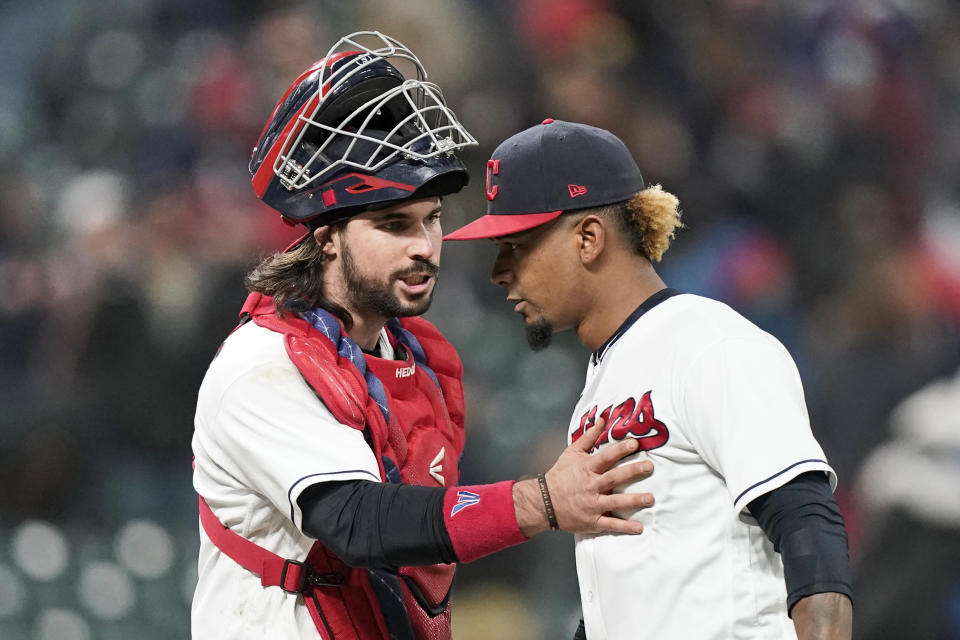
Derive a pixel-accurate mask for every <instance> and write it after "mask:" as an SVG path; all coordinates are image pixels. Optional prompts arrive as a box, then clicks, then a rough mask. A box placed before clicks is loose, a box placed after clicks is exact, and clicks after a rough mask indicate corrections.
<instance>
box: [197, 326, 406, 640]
mask: <svg viewBox="0 0 960 640" xmlns="http://www.w3.org/2000/svg"><path fill="white" fill-rule="evenodd" d="M380 348H381V353H382V354H384V356H385V357H393V355H392V353H393V351H392V348H391V347H390V343H389V341H388V340H387V339H386V334H385V333H384V334H381V340H380ZM193 452H194V455H195V456H196V469H195V471H194V475H193V483H194V488H195V489H196V490H197V493H199V494H200V495H201V496H203V497H204V498H205V499H206V501H207V503H208V504H209V505H210V508H211V509H212V510H213V512H214V514H215V515H216V516H217V518H218V519H219V520H220V522H222V523H223V524H224V525H226V526H228V527H230V528H231V529H232V530H233V531H235V532H236V533H239V534H240V535H241V536H243V537H244V538H246V539H247V540H250V541H252V542H255V543H256V544H258V545H260V546H261V547H264V548H266V549H268V550H270V551H272V552H273V553H276V554H277V555H280V556H282V557H284V558H304V557H306V555H307V553H308V552H309V550H310V547H311V546H312V545H313V543H314V539H313V538H310V537H309V536H307V535H306V534H304V533H303V531H302V529H301V526H302V514H301V512H300V508H299V506H298V505H297V498H298V497H299V496H300V494H301V493H302V492H303V490H304V489H306V488H307V487H309V486H311V485H313V484H315V483H317V482H323V481H327V480H351V479H368V480H373V481H379V480H380V474H379V470H378V466H377V460H376V458H375V456H374V454H373V451H372V450H371V449H370V447H369V446H368V445H367V443H366V441H365V440H364V437H363V433H362V432H361V431H359V430H357V429H352V428H350V427H348V426H345V425H343V424H340V423H339V422H337V421H336V419H334V417H333V415H332V414H331V413H330V411H329V410H328V409H327V408H326V406H324V404H323V403H322V402H321V401H320V399H319V398H318V397H317V395H316V393H314V391H313V390H312V389H311V388H310V387H309V385H307V383H306V382H305V381H304V379H303V377H302V376H301V375H300V372H299V371H298V370H297V368H296V367H295V366H294V364H293V363H292V362H291V361H290V359H289V358H288V357H287V354H286V351H285V349H284V346H283V335H282V334H280V333H276V332H274V331H270V330H268V329H265V328H262V327H259V326H257V325H256V324H254V323H253V322H248V323H247V324H245V325H243V326H242V327H240V328H239V329H237V330H236V331H235V332H233V334H231V335H230V336H229V337H228V338H227V340H226V341H225V342H224V345H223V349H222V350H221V351H220V354H219V355H218V356H217V357H216V358H215V359H214V360H213V362H212V363H211V365H210V368H209V369H208V370H207V373H206V376H205V377H204V379H203V383H202V385H201V386H200V394H199V398H198V401H197V414H196V425H195V432H194V436H193ZM251 487H255V490H252V489H251ZM199 574H200V577H199V582H198V584H197V588H196V592H195V594H194V599H193V611H192V630H193V637H194V638H197V639H198V640H199V639H203V640H217V639H221V638H222V639H224V640H226V639H230V640H246V639H249V640H253V639H257V640H262V639H263V638H284V639H296V638H305V639H306V638H309V639H311V640H316V638H317V628H316V626H315V625H314V623H313V621H312V620H311V618H310V614H309V613H308V611H307V609H306V607H304V606H298V605H302V602H301V600H302V596H300V595H299V594H289V593H286V592H284V591H283V590H281V589H279V588H269V589H265V588H264V587H263V586H261V584H260V578H259V577H257V576H255V575H253V574H252V573H250V572H249V571H247V570H246V569H244V568H243V567H241V566H240V565H238V564H237V563H236V562H234V561H233V560H231V559H230V558H229V557H227V556H226V555H224V554H223V553H221V552H220V551H219V550H218V549H217V548H216V546H214V544H213V543H212V542H210V539H209V538H208V537H207V535H206V533H205V532H204V531H203V527H200V558H199Z"/></svg>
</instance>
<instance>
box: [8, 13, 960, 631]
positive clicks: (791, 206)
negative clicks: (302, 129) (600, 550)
mask: <svg viewBox="0 0 960 640" xmlns="http://www.w3.org/2000/svg"><path fill="white" fill-rule="evenodd" d="M358 29H378V30H381V31H383V32H384V33H387V34H389V35H390V36H393V37H395V38H397V39H398V40H400V41H401V42H403V43H404V44H406V45H408V46H409V47H410V48H412V49H413V50H414V51H415V52H416V53H417V54H418V55H419V56H420V58H421V60H422V61H423V63H424V64H425V66H426V68H427V70H428V72H429V74H430V79H431V80H433V81H436V82H437V83H439V84H440V86H441V87H442V88H443V91H444V94H445V97H446V99H447V101H448V103H449V104H450V105H451V106H452V107H453V108H454V110H455V111H456V113H457V114H458V115H459V116H460V118H461V120H462V122H463V123H464V124H465V126H466V127H467V129H468V130H469V131H471V133H472V134H473V135H474V136H475V137H476V138H477V139H478V140H479V141H480V147H479V148H477V149H474V150H470V151H469V152H467V154H466V156H465V161H466V162H467V164H468V166H469V167H470V169H471V173H472V175H473V176H474V179H473V182H472V184H471V185H470V186H469V187H468V188H467V189H465V190H464V192H463V193H462V194H460V195H457V196H453V197H451V198H449V199H448V201H447V202H446V203H445V207H444V208H445V213H444V224H445V226H446V227H447V228H449V229H452V228H454V227H456V226H459V224H461V223H463V222H465V221H466V220H468V219H469V218H472V217H473V216H475V215H477V214H479V213H481V212H482V210H483V207H484V199H483V195H482V182H483V180H482V175H483V166H484V163H485V161H486V158H487V156H488V155H489V153H490V151H491V150H492V149H493V147H494V146H496V144H497V143H499V142H500V141H501V140H502V139H504V138H506V137H507V136H509V135H511V134H513V133H515V132H516V131H519V130H520V129H523V128H526V127H527V126H530V125H532V124H534V123H536V122H539V121H541V120H542V119H543V118H545V117H554V118H560V119H566V120H574V121H582V122H587V123H590V124H594V125H597V126H601V127H604V128H607V129H609V130H611V131H613V132H614V133H616V134H617V135H619V136H620V137H621V138H623V139H624V140H625V141H626V142H627V143H628V146H630V147H631V149H632V150H633V152H634V155H635V157H636V159H637V161H638V163H639V164H640V167H641V169H642V170H643V173H644V177H645V179H646V180H647V182H648V183H662V184H663V186H664V188H665V189H666V190H668V191H671V192H673V193H674V194H676V195H677V196H678V197H679V198H680V201H681V203H682V208H683V211H684V222H685V224H686V228H685V229H684V230H682V231H681V232H680V233H679V235H678V238H677V240H676V242H675V244H674V247H673V248H672V249H671V250H670V251H669V252H668V253H667V254H666V257H665V259H664V262H663V263H662V265H661V268H660V271H661V275H662V276H663V277H664V279H665V280H666V281H667V282H668V284H670V285H671V286H673V287H675V288H678V289H681V290H684V291H688V292H693V293H699V294H704V295H708V296H711V297H715V298H718V299H720V300H723V301H725V302H727V303H728V304H730V305H731V306H733V307H734V308H735V309H737V310H738V311H740V312H741V313H743V314H744V315H746V316H747V317H748V318H750V319H751V320H753V321H754V322H756V323H757V324H759V325H760V326H761V327H762V328H764V329H766V330H767V331H769V332H770V333H772V334H774V335H775V336H777V337H778V338H779V339H780V340H781V341H782V342H783V343H784V344H785V345H786V346H787V348H788V349H789V350H790V352H791V353H792V354H793V356H794V358H795V359H796V360H797V363H798V366H799V367H800V372H801V375H802V377H803V381H804V385H805V389H806V393H807V402H808V406H809V409H810V415H811V421H812V425H813V428H814V432H815V434H816V435H817V437H818V438H819V439H820V441H821V443H822V444H823V446H824V448H825V450H826V452H827V455H828V457H829V458H830V460H831V462H832V464H833V466H834V468H835V469H836V470H837V472H838V474H839V477H840V487H839V489H838V498H839V500H840V503H841V507H842V509H843V511H844V515H845V517H846V520H847V523H848V528H849V530H850V543H851V553H852V557H853V559H854V565H855V580H856V585H855V592H856V594H857V602H856V603H855V621H856V624H855V627H856V629H855V632H856V633H855V635H856V637H858V638H864V639H866V638H889V637H904V638H907V637H909V638H931V639H940V638H960V377H958V374H957V371H958V367H960V6H958V5H957V4H956V3H954V2H952V1H951V0H808V1H804V2H792V1H790V0H698V1H696V2H675V1H673V0H650V1H648V2H635V1H631V0H517V1H510V0H451V1H440V0H403V2H389V1H387V0H356V1H354V2H336V1H335V0H305V1H302V2H296V3H293V2H266V1H263V0H210V1H205V2H192V1H189V0H84V1H83V2H71V1H69V0H30V1H29V2H27V1H25V0H8V1H7V2H5V3H3V5H0V54H2V55H0V60H2V61H3V62H2V63H0V87H3V89H2V90H0V282H2V283H3V286H4V291H3V294H2V296H0V461H2V463H3V464H2V465H0V574H2V575H0V577H2V578H3V580H2V581H0V582H2V583H3V586H0V636H2V637H4V638H8V637H9V638H18V637H24V638H47V637H51V638H52V637H57V638H67V639H68V640H70V639H72V638H77V639H84V638H91V637H111V638H112V637H116V638H121V637H131V636H130V635H129V633H130V630H132V629H136V630H138V631H137V632H138V634H139V635H140V637H142V638H144V639H146V638H151V637H154V636H151V635H150V634H151V633H155V634H156V636H155V637H157V638H171V637H185V636H186V635H187V628H188V624H187V621H188V616H189V609H188V607H189V595H190V593H189V592H190V579H191V578H190V576H191V570H193V571H195V569H192V566H193V564H194V563H195V553H196V545H197V544H198V542H197V537H196V536H197V532H196V511H195V509H196V502H195V496H194V494H193V493H192V488H191V484H190V455H191V454H190V437H191V432H192V428H193V427H192V417H193V410H194V402H195V398H196V391H197V388H198V386H199V382H200V380H201V378H202V376H203V373H204V371H205V368H206V366H207V364H208V362H209V360H210V358H211V357H212V355H213V354H214V353H215V352H216V349H217V346H218V344H219V342H220V341H221V340H222V339H223V337H224V336H225V335H226V334H227V332H228V331H229V330H230V329H231V328H232V326H233V325H234V323H235V318H236V313H237V312H238V310H239V307H240V305H241V304H242V302H243V299H244V296H245V291H244V288H243V284H242V276H243V274H244V273H245V271H246V270H247V269H249V268H250V267H251V266H252V265H253V264H254V263H255V262H256V261H257V259H258V258H259V257H260V256H262V255H264V254H265V253H267V252H269V251H272V250H277V249H280V248H282V247H283V246H284V244H285V243H286V242H288V241H289V240H290V239H291V238H292V237H294V236H295V234H296V231H295V230H292V229H289V228H287V227H286V226H284V225H283V224H282V223H281V222H280V220H279V216H278V215H275V214H272V213H271V210H270V209H268V208H266V207H265V206H264V205H262V204H261V203H260V202H259V201H258V200H257V199H256V198H255V197H254V195H253V192H252V189H251V187H250V184H249V173H248V172H247V168H246V163H247V160H248V159H249V156H250V151H251V147H252V145H253V143H254V142H255V140H256V138H257V136H258V134H259V132H260V128H261V127H262V126H263V123H264V122H265V121H266V119H267V117H268V116H269V114H270V112H271V110H272V108H273V105H274V104H275V102H276V100H277V98H278V97H279V96H280V95H281V94H282V92H283V91H284V90H285V89H286V87H287V85H288V84H289V83H290V82H291V81H292V79H293V78H295V77H296V76H297V75H298V74H299V73H300V71H302V70H303V69H304V68H306V67H307V66H308V65H309V64H310V63H311V62H313V61H314V60H315V59H317V58H319V57H321V56H322V55H323V53H325V52H326V50H327V48H329V47H330V46H331V45H332V44H333V43H334V42H335V41H336V39H337V38H338V37H339V36H341V35H343V34H346V33H348V32H350V31H354V30H358ZM491 263H492V248H491V247H490V246H488V243H482V242H477V243H457V244H456V245H451V246H447V247H446V248H445V251H444V256H443V263H442V266H443V271H442V276H441V279H440V285H439V291H438V294H437V297H436V300H435V304H434V307H433V308H432V309H431V311H430V312H429V313H428V318H430V319H431V320H432V321H433V322H434V323H436V324H437V325H438V326H439V327H440V328H441V330H443V331H444V332H445V333H446V334H447V335H448V336H449V337H450V339H451V340H452V341H453V342H454V344H455V345H456V346H457V347H458V348H459V349H460V352H461V356H462V358H463V360H464V363H465V367H466V372H467V374H466V383H467V386H466V393H467V400H468V419H467V426H468V429H469V437H468V447H467V453H466V455H465V457H464V460H463V464H464V481H466V482H468V483H472V482H483V481H492V480H499V479H503V478H505V477H516V476H518V475H520V474H525V473H531V472H535V471H539V470H542V469H543V468H545V467H546V465H547V464H549V462H550V461H551V460H552V459H553V457H554V456H555V455H556V454H557V453H558V452H559V450H560V449H562V447H563V444H564V436H565V427H566V423H567V419H568V412H569V411H570V409H571V408H572V405H573V400H574V399H575V398H576V395H577V393H578V392H579V390H580V385H581V383H582V379H583V378H582V376H583V374H584V371H585V363H586V355H587V354H586V353H585V352H584V351H583V349H582V348H581V347H580V346H579V345H578V344H577V343H576V342H575V340H574V339H572V337H571V336H563V335H561V336H558V338H559V340H558V341H557V345H556V347H555V348H552V349H550V350H548V351H546V352H544V353H542V354H536V355H534V354H531V353H529V352H528V351H527V349H526V347H525V346H524V344H523V336H522V330H521V328H520V320H519V318H517V317H514V316H513V315H512V314H511V313H510V310H509V308H508V307H507V305H505V304H503V301H502V298H501V293H500V292H499V291H498V290H497V289H496V288H495V287H493V286H492V285H491V284H490V283H489V281H488V280H487V273H488V269H489V267H490V265H491ZM138 526H139V527H140V528H139V529H135V530H136V531H139V532H141V534H142V535H140V537H139V538H137V537H134V539H135V540H141V541H142V542H141V544H142V549H144V551H142V552H140V551H135V552H129V551H128V552H127V555H126V556H124V555H123V553H121V552H122V550H123V549H129V548H131V544H133V543H131V542H129V539H130V534H129V531H130V528H131V527H138ZM25 527H27V528H25ZM30 527H32V528H30ZM143 531H146V532H148V533H142V532H143ZM151 536H153V537H151ZM164 536H166V537H164ZM158 539H160V540H166V542H163V543H157V542H156V540H158ZM157 544H161V546H162V545H168V546H169V547H170V551H169V556H170V557H169V561H168V562H166V563H165V564H163V565H162V566H163V567H165V569H164V570H163V571H159V572H158V571H153V572H152V573H151V572H149V571H148V572H143V571H140V570H138V569H137V567H138V565H137V562H136V558H137V557H141V556H143V555H144V554H147V551H145V550H152V552H153V553H155V552H156V548H157ZM31 545H33V546H31ZM50 545H53V546H52V547H51V546H50ZM124 545H126V546H124ZM133 546H134V548H135V549H139V548H140V547H137V546H136V545H135V544H133ZM51 548H55V549H62V550H64V551H63V553H66V554H67V556H66V558H65V560H64V561H63V563H61V564H62V566H61V568H60V570H59V571H51V570H49V567H48V568H47V569H46V570H40V571H39V572H38V571H37V570H36V567H33V568H31V567H32V565H31V564H30V560H29V558H31V557H32V556H33V555H35V554H41V555H42V554H45V553H49V550H50V549H51ZM163 548H167V547H166V546H164V547H163ZM148 555H149V554H148ZM131 557H132V558H133V560H131ZM166 557H167V556H164V558H166ZM90 563H94V564H93V565H91V564H90ZM96 563H99V564H96ZM58 566H59V565H58ZM91 566H93V568H94V569H97V568H100V569H104V567H106V568H108V569H109V571H106V569H104V571H106V572H104V571H100V572H99V573H97V572H94V575H95V576H99V579H98V580H95V579H93V578H84V579H81V578H80V577H78V576H81V574H82V576H88V575H89V574H90V570H91ZM459 576H460V577H459V578H458V583H457V587H456V588H457V599H456V600H455V609H454V621H455V622H454V625H455V632H456V634H457V637H458V638H465V639H467V640H469V639H470V638H474V637H477V638H479V637H488V638H492V637H495V638H506V639H510V638H518V639H520V640H525V639H530V640H537V639H540V638H544V639H545V638H551V639H552V638H558V637H569V636H570V635H572V631H573V629H574V626H575V621H576V619H577V618H579V602H578V595H577V590H576V582H575V578H574V569H573V559H572V540H570V539H569V538H567V537H566V536H561V535H556V536H542V537H541V538H540V539H537V540H535V541H534V542H532V543H529V544H527V545H524V546H523V547H520V548H517V549H512V550H509V551H507V552H504V553H503V554H500V555H499V556H493V557H490V558H487V559H484V560H481V561H478V562H475V563H473V564H471V565H466V566H464V567H463V568H462V569H461V571H460V574H459ZM54 583H56V585H57V588H55V589H51V585H52V584H54ZM121 583H122V584H123V585H127V586H126V587H122V588H121V587H118V586H117V585H118V584H121ZM11 585H13V586H11ZM91 585H93V586H91ZM185 585H186V586H185ZM85 589H86V590H87V591H90V590H92V591H96V592H98V593H99V592H103V591H106V592H107V593H108V594H109V593H114V592H116V593H119V591H116V590H117V589H121V590H122V589H127V591H129V594H131V595H129V597H128V599H129V600H130V603H131V604H130V606H128V607H127V608H125V609H119V610H118V609H117V608H116V607H113V608H110V607H106V609H104V608H103V607H101V608H99V609H98V608H97V607H96V606H93V605H90V603H89V598H88V597H87V598H86V599H85V596H84V595H83V594H84V590H85ZM111 589H113V590H114V591H111ZM127 591H123V592H124V593H127ZM78 593H79V596H78V595H77V594H78ZM50 594H59V595H56V596H51V595H50ZM113 602H114V603H115V602H116V599H114V600H113ZM158 603H163V604H162V606H160V605H158ZM158 607H159V609H158ZM480 621H482V622H480ZM479 632H483V633H482V635H473V634H477V633H479Z"/></svg>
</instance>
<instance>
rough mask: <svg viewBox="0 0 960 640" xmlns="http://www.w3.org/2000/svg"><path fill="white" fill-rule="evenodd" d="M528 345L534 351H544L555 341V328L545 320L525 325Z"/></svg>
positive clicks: (541, 319)
mask: <svg viewBox="0 0 960 640" xmlns="http://www.w3.org/2000/svg"><path fill="white" fill-rule="evenodd" d="M524 331H525V333H526V336H527V344H528V345H530V348H531V349H533V350H534V351H543V350H544V349H546V348H547V347H549V346H550V341H551V340H552V339H553V326H552V325H551V324H550V323H549V322H547V321H546V320H545V319H543V318H540V319H538V320H534V321H533V322H528V323H526V324H525V325H524Z"/></svg>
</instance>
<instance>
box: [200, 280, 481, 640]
mask: <svg viewBox="0 0 960 640" xmlns="http://www.w3.org/2000/svg"><path fill="white" fill-rule="evenodd" d="M241 318H243V319H244V320H245V321H246V320H247V319H250V320H252V321H253V322H255V323H256V324H257V325H259V326H262V327H264V328H267V329H270V330H272V331H276V332H278V333H282V334H284V345H285V347H286V351H287V354H288V356H289V357H290V359H291V361H292V362H293V363H294V365H296V367H297V369H298V370H299V371H300V373H301V375H303V377H304V379H305V380H306V381H307V383H308V384H309V385H310V386H311V387H312V388H313V390H314V391H315V392H316V393H317V395H318V396H319V397H320V398H321V399H322V400H323V403H324V404H325V405H326V406H327V408H328V409H329V410H330V412H331V413H333V415H334V417H336V418H337V420H338V421H340V422H341V423H343V424H346V425H348V426H351V427H353V428H355V429H359V430H362V431H364V433H365V436H366V438H367V440H368V442H370V446H371V448H372V449H373V452H374V454H375V455H376V457H377V461H378V464H379V466H380V476H381V478H382V479H383V480H384V481H387V482H404V483H407V484H418V485H426V486H454V485H455V484H456V483H457V481H458V479H459V468H458V461H459V459H460V453H461V451H462V450H463V444H464V431H463V408H464V407H463V383H462V375H463V366H462V364H461V363H460V358H459V357H458V356H457V353H456V351H455V350H454V348H453V347H452V346H451V345H450V343H448V342H447V341H446V339H444V338H443V336H442V335H441V334H440V332H439V331H437V329H436V328H435V327H434V326H433V325H432V324H430V323H429V322H427V321H426V320H423V319H421V318H405V319H403V320H401V321H400V323H401V326H402V327H403V329H404V330H406V332H409V334H412V336H413V338H414V340H413V342H414V343H415V348H417V349H422V353H423V356H422V359H423V360H424V362H417V361H416V360H415V358H414V357H413V353H412V350H408V349H404V348H403V346H400V347H398V350H403V351H407V359H406V360H383V359H381V358H376V357H373V356H365V362H366V365H367V368H368V370H369V372H370V373H372V374H374V375H375V376H376V378H378V379H379V380H380V381H381V382H382V384H383V387H384V392H385V394H384V395H385V397H386V401H387V402H386V404H387V411H386V412H385V411H383V410H382V409H381V408H380V407H379V406H378V405H377V402H376V400H375V399H374V397H373V396H372V395H371V393H370V392H369V390H368V385H367V380H366V379H365V378H364V376H363V374H362V373H361V372H360V371H359V370H358V369H357V367H356V366H355V365H354V364H353V363H352V362H351V361H350V359H349V358H347V357H345V356H343V355H341V353H338V348H337V345H335V344H334V343H333V342H332V341H331V340H330V339H329V338H328V337H327V336H326V335H324V334H323V333H321V332H320V331H318V330H317V329H315V328H314V327H313V326H311V325H310V324H309V323H308V322H306V321H305V320H303V319H302V318H300V317H298V316H293V315H287V316H285V317H283V318H281V317H279V316H278V315H277V314H276V313H275V310H274V305H273V300H272V299H271V298H269V297H265V296H262V295H261V294H256V293H254V294H251V295H250V296H249V297H248V298H247V301H246V303H245V304H244V305H243V309H242V311H241ZM400 333H402V332H400ZM404 339H406V340H409V335H406V336H404V337H403V339H401V340H400V344H401V345H402V343H403V340H404ZM395 346H396V345H395ZM385 413H386V414H388V415H389V421H387V419H386V418H385ZM305 437H309V434H305ZM205 507H206V503H205V502H203V501H202V499H201V520H203V519H204V516H206V521H204V528H205V530H207V534H208V536H210V538H211V540H212V541H213V542H214V544H216V545H217V547H219V548H220V549H221V550H222V551H224V552H225V553H227V555H229V556H230V557H232V558H233V559H234V560H236V561H237V562H239V563H240V564H241V565H243V566H245V567H246V568H248V569H251V566H250V565H251V564H253V565H259V564H261V558H262V557H263V556H262V555H261V556H260V557H258V558H257V559H256V560H254V561H252V562H251V560H250V558H251V556H249V555H248V556H246V557H245V558H241V557H238V556H240V555H243V554H242V553H231V550H232V549H237V548H238V547H243V545H242V544H241V543H240V541H237V540H235V539H233V538H230V537H229V534H233V532H232V531H230V530H229V529H225V528H223V526H222V525H220V523H219V522H216V524H217V525H219V527H213V524H214V522H212V521H211V518H213V521H215V516H213V514H212V512H210V511H209V507H206V513H205V512H204V508H205ZM208 523H209V524H210V526H208ZM211 527H213V529H214V535H210V530H209V529H210V528H211ZM223 532H227V533H226V534H224V533H223ZM233 535H234V536H236V534H233ZM236 537H237V538H240V536H236ZM241 540H242V542H243V543H246V544H247V545H252V546H254V547H256V549H259V550H260V551H261V552H264V553H266V554H269V555H273V554H270V552H268V551H266V550H264V549H262V548H261V547H257V546H256V545H253V543H251V542H249V541H247V540H244V539H242V538H241ZM221 541H222V542H223V544H221ZM225 547H226V548H225ZM247 549H249V547H247ZM258 553H259V552H258ZM275 558H276V560H274V559H272V558H270V559H269V561H270V563H271V566H270V567H267V566H266V564H267V560H266V559H265V560H263V567H262V568H261V569H260V570H259V571H257V570H256V569H251V570H254V572H255V573H258V575H260V576H261V581H262V582H263V584H264V585H265V586H268V585H277V586H280V587H281V588H284V589H287V590H289V591H300V592H302V593H303V594H304V601H305V602H306V604H307V607H308V608H309V609H310V613H311V616H312V617H313V620H314V622H315V623H316V625H317V629H318V630H319V631H320V632H321V636H322V637H329V638H336V640H341V639H349V640H374V639H381V638H396V639H397V640H402V639H404V640H405V639H407V638H409V639H410V640H442V639H446V638H449V637H450V607H449V592H450V585H451V583H452V581H453V573H454V569H455V566H454V565H432V566H427V567H402V568H401V569H400V570H399V571H398V572H396V573H394V572H389V571H381V570H365V569H352V568H350V567H348V566H347V565H346V564H344V563H343V562H342V561H341V560H340V559H339V558H337V557H336V556H334V555H333V554H332V553H331V552H330V551H329V550H328V549H327V548H326V547H324V546H323V545H322V544H321V543H320V542H316V543H315V544H314V545H313V547H312V548H311V550H310V553H309V555H308V556H307V559H306V562H305V563H299V562H296V561H292V560H284V559H282V558H279V557H275ZM277 574H279V575H277ZM291 587H296V588H291Z"/></svg>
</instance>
